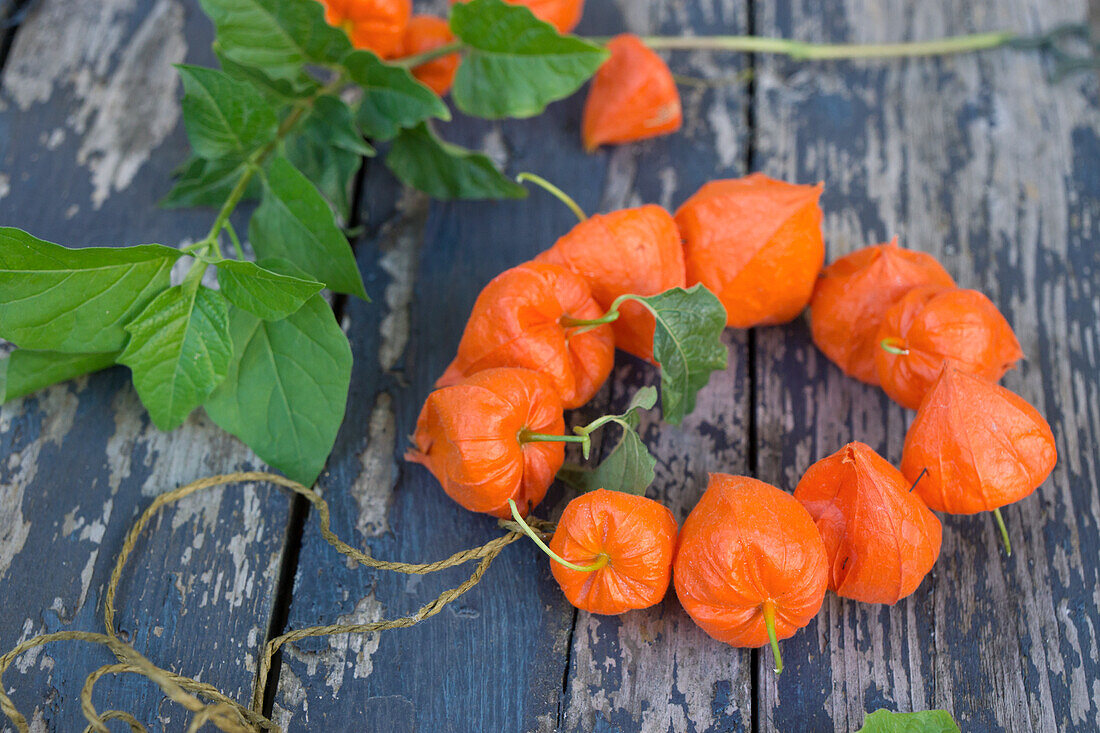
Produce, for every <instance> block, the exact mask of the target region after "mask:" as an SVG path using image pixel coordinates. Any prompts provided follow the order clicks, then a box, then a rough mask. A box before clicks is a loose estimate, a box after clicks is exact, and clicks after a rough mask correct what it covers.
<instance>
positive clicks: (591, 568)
mask: <svg viewBox="0 0 1100 733" xmlns="http://www.w3.org/2000/svg"><path fill="white" fill-rule="evenodd" d="M508 506H509V507H511V509H512V518H513V519H515V520H516V524H518V525H519V527H520V529H522V530H523V533H524V534H525V535H527V536H528V537H530V538H531V540H532V541H534V543H535V544H536V545H538V546H539V548H540V549H541V550H542V551H543V552H545V553H546V554H547V556H548V557H549V558H550V559H551V560H553V561H554V562H556V563H558V564H559V565H562V566H563V567H567V568H569V569H570V570H576V571H577V572H578V573H591V572H595V571H596V570H599V569H600V568H603V567H606V566H607V563H608V561H609V560H610V559H611V558H609V557H608V556H607V555H606V554H605V553H602V552H601V553H600V556H599V557H598V558H596V562H594V563H592V564H591V565H577V564H576V563H571V562H569V561H568V560H566V559H565V558H564V557H562V556H561V555H559V554H558V553H556V552H554V551H553V550H551V549H550V548H549V547H548V546H547V544H546V543H545V542H543V541H542V539H541V538H540V537H539V536H538V535H537V534H535V530H533V529H531V527H530V525H528V524H527V522H525V521H523V517H521V516H520V514H519V509H518V508H517V507H516V502H515V501H513V500H512V499H509V500H508Z"/></svg>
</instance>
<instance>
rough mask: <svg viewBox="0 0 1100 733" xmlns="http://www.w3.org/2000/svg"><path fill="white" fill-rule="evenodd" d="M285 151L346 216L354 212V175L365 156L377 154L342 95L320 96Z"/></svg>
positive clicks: (290, 159)
mask: <svg viewBox="0 0 1100 733" xmlns="http://www.w3.org/2000/svg"><path fill="white" fill-rule="evenodd" d="M283 154H284V155H285V156H286V158H287V160H289V161H290V162H291V163H292V164H294V167H296V168H297V169H298V170H299V171H301V172H302V173H303V174H304V175H305V176H306V178H308V179H309V180H311V181H313V183H314V184H315V185H316V186H317V188H318V189H319V190H320V191H321V193H322V194H324V196H325V198H326V199H328V201H329V203H331V204H332V205H333V206H335V207H336V210H337V211H338V212H339V213H340V216H341V217H343V218H344V219H345V220H346V219H347V218H348V216H349V214H350V212H351V183H352V179H354V178H355V173H356V172H357V171H358V170H359V166H360V165H361V164H362V162H363V156H364V155H374V148H372V147H371V146H370V145H368V144H367V142H366V141H365V140H364V139H363V136H362V134H361V133H360V132H359V128H357V127H356V126H355V119H354V115H353V113H352V111H351V108H349V107H348V106H347V105H346V104H344V102H343V100H341V99H339V98H338V97H333V96H330V95H324V96H321V97H319V98H318V99H317V101H316V103H315V104H314V106H313V110H312V111H311V112H310V114H309V115H308V116H307V117H306V118H305V119H304V120H302V122H301V123H300V124H299V126H298V132H297V133H296V134H294V135H291V136H290V137H289V138H287V140H286V142H285V143H284V145H283Z"/></svg>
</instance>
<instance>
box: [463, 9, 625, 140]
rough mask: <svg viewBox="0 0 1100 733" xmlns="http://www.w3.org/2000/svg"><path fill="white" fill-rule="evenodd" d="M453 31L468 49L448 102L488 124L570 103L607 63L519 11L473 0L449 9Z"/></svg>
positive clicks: (585, 45) (594, 49)
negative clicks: (558, 102)
mask: <svg viewBox="0 0 1100 733" xmlns="http://www.w3.org/2000/svg"><path fill="white" fill-rule="evenodd" d="M451 31H452V32H453V33H454V34H455V36H457V37H458V38H459V39H460V40H462V42H463V43H465V44H466V46H467V48H466V55H465V58H463V60H462V63H461V65H460V66H459V67H458V72H457V73H456V74H455V81H454V87H453V88H452V89H451V96H452V97H453V99H454V101H455V105H456V106H457V107H458V108H459V109H460V110H462V111H463V112H465V113H467V114H471V115H474V116H476V117H484V118H486V119H500V118H503V117H533V116H535V115H537V114H539V113H541V112H542V111H543V110H544V109H546V105H547V104H549V103H550V102H553V101H555V100H557V99H562V98H563V97H568V96H569V95H570V94H572V93H573V92H575V91H576V90H577V89H578V88H579V87H580V86H581V85H582V84H584V82H585V81H586V80H587V79H588V78H589V77H591V76H592V75H593V74H595V73H596V70H597V69H599V68H600V66H601V65H602V64H603V62H604V61H606V60H607V57H608V51H607V49H605V48H603V47H601V46H597V45H595V44H593V43H589V42H587V41H582V40H580V39H579V38H575V37H573V36H561V35H559V34H558V32H557V31H556V30H554V27H553V26H551V25H550V24H549V23H544V22H542V21H541V20H538V19H537V18H535V16H534V15H533V14H532V13H531V11H530V10H529V9H528V8H526V7H523V6H520V5H509V4H506V3H504V2H502V1H501V0H473V1H472V2H469V3H463V4H459V5H455V6H454V7H453V8H452V9H451Z"/></svg>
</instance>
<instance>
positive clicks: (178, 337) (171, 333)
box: [118, 283, 233, 430]
mask: <svg viewBox="0 0 1100 733" xmlns="http://www.w3.org/2000/svg"><path fill="white" fill-rule="evenodd" d="M126 330H127V331H129V332H130V341H129V342H128V343H127V344H126V349H125V350H124V351H123V352H122V355H121V356H119V358H118V361H119V363H120V364H125V365H126V366H128V367H130V370H131V371H132V372H133V376H134V388H135V389H137V393H138V396H139V397H141V402H142V404H144V405H145V409H146V410H148V411H149V416H150V417H151V418H152V419H153V423H154V424H155V425H156V426H157V427H158V428H160V429H161V430H173V429H175V428H177V427H179V426H180V425H181V424H182V423H183V421H184V419H186V417H187V416H188V415H189V414H191V411H192V410H194V409H195V408H196V407H198V406H199V405H200V404H202V402H203V400H205V399H206V398H207V397H208V396H209V395H210V393H211V392H213V391H214V388H215V387H217V386H218V384H219V383H220V382H221V381H222V379H224V378H225V375H226V372H227V370H228V368H229V360H230V357H231V356H232V354H233V343H232V341H231V340H230V335H229V308H228V304H227V303H226V300H225V298H224V297H223V296H222V295H221V293H219V292H218V291H216V290H211V289H210V288H207V287H204V286H202V285H197V286H191V285H190V284H188V283H185V284H183V285H177V286H175V287H172V288H169V289H168V290H166V291H164V292H163V293H161V294H160V295H158V296H157V297H156V298H155V299H154V300H153V302H151V303H150V304H149V305H148V306H147V307H146V308H145V310H143V311H142V312H141V313H140V314H139V315H138V316H137V317H136V318H134V319H133V320H132V321H130V323H128V324H127V325H126Z"/></svg>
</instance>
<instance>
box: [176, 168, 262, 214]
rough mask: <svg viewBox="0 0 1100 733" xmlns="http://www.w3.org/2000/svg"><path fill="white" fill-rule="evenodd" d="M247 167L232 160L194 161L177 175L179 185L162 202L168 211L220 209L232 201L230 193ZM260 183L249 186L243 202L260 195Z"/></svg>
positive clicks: (253, 181) (254, 181) (253, 182)
mask: <svg viewBox="0 0 1100 733" xmlns="http://www.w3.org/2000/svg"><path fill="white" fill-rule="evenodd" d="M244 170H245V166H244V164H243V163H238V162H235V161H232V160H203V159H202V158H191V159H190V160H188V161H187V162H186V163H185V164H184V165H183V167H182V168H181V170H180V171H179V173H178V178H177V179H176V185H175V186H173V187H172V190H171V191H169V192H168V195H167V196H165V197H164V198H163V199H161V201H160V205H161V206H163V207H165V208H166V209H177V208H181V207H185V206H218V207H220V206H221V205H222V204H223V203H225V200H226V199H227V198H229V192H230V191H232V190H233V187H234V186H236V185H237V181H239V180H240V178H241V175H243V173H244ZM259 190H260V189H259V183H258V182H256V180H255V179H253V180H252V181H250V182H249V185H248V188H247V189H246V190H245V195H244V197H243V200H246V201H247V200H248V199H254V198H256V197H257V196H258V195H259Z"/></svg>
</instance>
